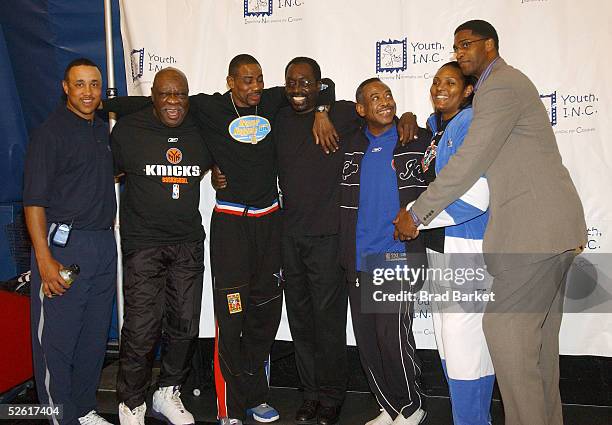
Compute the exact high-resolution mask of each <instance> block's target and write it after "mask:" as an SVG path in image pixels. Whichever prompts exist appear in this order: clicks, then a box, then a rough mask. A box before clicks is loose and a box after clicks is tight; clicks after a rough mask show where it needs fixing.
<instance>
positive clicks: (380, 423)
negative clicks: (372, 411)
mask: <svg viewBox="0 0 612 425" xmlns="http://www.w3.org/2000/svg"><path fill="white" fill-rule="evenodd" d="M400 416H401V415H400ZM392 423H393V418H392V417H391V416H389V414H388V413H387V411H386V410H385V409H380V415H378V416H377V417H375V418H374V419H372V420H371V421H370V422H366V424H365V425H391V424H392Z"/></svg>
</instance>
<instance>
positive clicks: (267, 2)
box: [244, 0, 272, 18]
mask: <svg viewBox="0 0 612 425" xmlns="http://www.w3.org/2000/svg"><path fill="white" fill-rule="evenodd" d="M270 15H272V0H244V17H245V18H246V17H248V16H270Z"/></svg>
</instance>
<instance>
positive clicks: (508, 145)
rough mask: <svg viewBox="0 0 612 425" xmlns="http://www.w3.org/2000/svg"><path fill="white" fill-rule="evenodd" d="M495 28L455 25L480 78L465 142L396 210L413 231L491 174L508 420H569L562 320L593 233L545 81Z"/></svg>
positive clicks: (492, 267)
mask: <svg viewBox="0 0 612 425" xmlns="http://www.w3.org/2000/svg"><path fill="white" fill-rule="evenodd" d="M498 46H499V45H498V37H497V33H496V31H495V28H493V26H492V25H491V24H489V23H488V22H485V21H480V20H475V21H469V22H466V23H464V24H462V25H460V26H459V27H458V28H457V29H456V30H455V40H454V46H453V49H454V51H455V53H456V56H457V61H458V62H459V65H460V66H461V70H462V71H463V73H464V74H466V75H474V76H476V77H478V78H479V80H478V83H477V85H476V87H475V91H476V95H475V97H474V102H473V108H474V119H473V121H472V125H471V127H470V129H469V132H468V134H467V136H466V139H465V141H464V143H463V145H462V146H461V147H460V148H459V150H458V151H457V153H456V155H454V156H453V157H452V158H451V159H450V161H449V162H448V164H447V165H446V166H445V167H444V169H442V171H441V172H440V174H439V175H438V176H437V178H436V180H435V182H434V183H432V184H430V185H429V188H428V189H427V190H426V191H425V192H424V193H423V194H421V196H420V197H419V198H418V199H417V201H416V202H415V203H414V204H413V205H412V208H411V209H410V210H408V211H406V210H401V211H400V212H399V213H398V216H397V218H396V220H395V223H396V230H395V233H396V236H397V237H399V238H400V239H402V240H403V239H412V238H414V237H416V236H417V235H418V226H419V225H420V224H421V223H422V224H427V223H429V222H430V221H431V220H432V219H433V218H434V217H435V216H436V215H438V214H439V213H440V212H441V211H442V210H443V209H444V208H445V207H446V206H447V205H449V204H450V203H451V202H452V201H454V200H455V199H458V198H459V197H460V196H461V195H463V194H464V193H465V192H466V191H467V189H468V188H470V187H471V186H472V185H473V184H474V183H475V182H476V180H477V179H478V178H479V177H480V176H482V175H486V177H487V181H488V183H489V190H490V196H491V198H490V220H489V224H488V227H487V230H486V233H485V237H484V242H483V249H484V252H485V260H486V263H487V267H488V271H489V272H490V273H491V275H493V277H494V283H493V288H492V292H493V293H495V302H490V303H489V305H488V307H487V313H486V314H485V317H484V321H483V327H484V331H485V336H486V339H487V343H488V345H489V350H490V351H491V357H492V359H493V365H494V367H495V373H496V375H497V380H498V384H499V388H500V390H501V394H502V398H503V402H504V411H505V416H506V424H511V425H559V424H562V423H563V417H562V412H561V398H560V395H559V328H560V326H561V316H562V311H563V293H564V288H565V276H566V273H567V270H568V269H569V267H570V265H571V263H572V260H573V259H574V257H575V256H576V254H577V253H579V252H580V251H581V250H582V247H583V246H584V244H585V243H586V224H585V220H584V212H583V209H582V204H581V202H580V199H579V197H578V194H577V192H576V188H575V187H574V184H573V183H572V180H571V178H570V175H569V173H568V171H567V169H566V168H565V167H564V166H563V164H562V162H561V155H560V153H559V149H558V147H557V144H556V141H555V136H554V133H553V131H552V127H551V125H550V122H549V119H548V115H547V113H546V110H545V109H544V106H543V104H542V102H541V101H540V97H539V94H538V91H537V89H536V88H535V86H534V85H533V83H532V82H531V81H530V80H529V79H528V78H527V77H526V76H525V75H524V74H523V73H521V72H520V71H518V70H517V69H515V68H513V67H511V66H509V65H507V64H506V62H505V61H504V60H503V59H502V58H501V57H500V56H499V53H498V48H499V47H498Z"/></svg>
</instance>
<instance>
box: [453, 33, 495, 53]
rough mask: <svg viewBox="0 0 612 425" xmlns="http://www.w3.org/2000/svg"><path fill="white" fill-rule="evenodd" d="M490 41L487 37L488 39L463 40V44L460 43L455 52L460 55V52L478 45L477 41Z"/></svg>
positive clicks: (454, 49) (454, 47)
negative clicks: (475, 44) (473, 44)
mask: <svg viewBox="0 0 612 425" xmlns="http://www.w3.org/2000/svg"><path fill="white" fill-rule="evenodd" d="M488 39H489V38H488V37H487V38H479V39H477V40H463V41H462V42H460V43H459V45H458V46H453V52H454V53H459V51H463V50H467V49H469V48H470V45H471V44H472V43H476V42H477V41H483V40H488Z"/></svg>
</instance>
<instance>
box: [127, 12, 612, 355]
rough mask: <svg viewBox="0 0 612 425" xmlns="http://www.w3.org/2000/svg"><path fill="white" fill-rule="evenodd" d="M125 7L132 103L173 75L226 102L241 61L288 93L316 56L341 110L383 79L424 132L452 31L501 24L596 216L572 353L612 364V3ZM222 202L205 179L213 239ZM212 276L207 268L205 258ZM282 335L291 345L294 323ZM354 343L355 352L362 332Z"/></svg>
mask: <svg viewBox="0 0 612 425" xmlns="http://www.w3.org/2000/svg"><path fill="white" fill-rule="evenodd" d="M120 5H121V31H122V37H123V44H124V56H125V61H126V74H127V75H126V79H127V82H128V93H129V94H132V95H134V94H145V95H148V94H149V93H150V87H151V82H152V80H153V76H154V74H155V72H157V71H158V70H159V69H161V68H164V67H167V66H174V67H177V68H179V69H181V70H182V71H184V72H185V74H186V75H187V77H188V79H189V86H190V91H191V93H198V92H207V93H212V92H215V91H221V92H223V91H225V90H226V85H225V77H226V75H227V65H228V63H229V61H230V59H231V58H232V57H234V56H235V55H236V54H239V53H250V54H252V55H254V56H255V57H256V58H257V59H258V60H259V61H260V63H261V65H262V68H263V70H264V77H265V81H266V86H267V87H271V86H274V85H281V84H283V82H284V76H283V71H284V67H285V65H286V64H287V62H288V61H289V60H291V59H292V58H293V57H295V56H310V57H312V58H315V59H316V60H317V61H318V62H319V64H320V65H321V68H322V72H323V75H324V76H326V77H330V78H332V79H333V80H334V81H335V83H336V96H337V98H338V99H350V100H352V99H353V97H354V91H355V88H356V87H357V85H358V84H359V83H360V82H361V81H362V80H364V79H366V78H369V77H372V76H375V75H378V76H379V77H380V78H381V79H383V80H384V81H385V82H386V83H387V84H388V85H389V86H390V87H391V89H392V90H393V93H394V96H395V98H396V100H397V104H398V110H399V111H405V110H410V111H414V112H415V113H416V114H417V116H418V117H419V123H420V124H421V125H424V123H425V120H426V118H427V116H428V115H429V114H430V113H431V110H432V107H431V103H430V101H429V86H430V84H431V78H432V77H433V75H434V74H435V72H436V70H437V69H438V68H439V67H440V65H442V64H443V63H445V62H447V61H449V60H452V56H451V52H452V48H451V46H452V42H453V31H454V29H455V28H456V27H457V25H459V24H461V23H462V22H464V21H466V20H469V19H485V20H487V21H489V22H491V23H492V24H493V25H494V26H495V27H496V29H497V31H498V34H499V36H500V53H501V55H502V57H504V59H505V60H506V61H507V62H508V63H509V64H511V65H513V66H515V67H517V68H519V69H520V70H522V71H523V72H524V73H525V74H527V75H528V76H529V77H530V78H531V79H532V81H533V82H534V83H535V85H536V86H537V87H538V89H539V91H540V93H541V95H542V96H543V97H542V101H543V102H544V103H545V105H546V107H547V109H548V111H549V114H550V117H551V123H552V124H553V129H554V130H555V133H556V135H557V141H558V143H559V147H560V150H561V153H562V155H563V160H564V163H565V165H566V166H567V167H568V168H569V170H570V172H571V174H572V177H573V179H574V182H575V184H576V186H577V188H578V191H579V193H580V196H581V198H582V202H583V204H584V207H585V212H586V216H587V225H588V228H589V246H588V250H587V253H588V255H591V257H589V258H590V260H589V261H590V263H596V264H597V266H598V267H597V274H598V281H599V285H600V286H603V288H601V287H600V288H598V290H597V291H595V292H594V294H592V296H591V298H593V297H597V299H594V298H593V299H587V300H586V301H584V299H583V300H582V301H581V302H578V303H574V304H572V306H573V307H574V308H575V309H570V311H582V312H581V313H576V314H566V315H565V317H564V322H563V327H562V331H561V351H562V353H563V354H575V355H580V354H592V355H607V356H612V314H605V313H602V312H604V311H608V312H610V311H612V308H611V307H612V297H610V294H612V285H611V284H610V282H611V281H610V278H609V276H612V273H610V267H607V266H610V265H612V262H610V261H606V259H605V258H604V257H607V256H606V255H595V254H597V253H612V238H611V235H612V200H611V199H610V196H609V195H605V194H606V193H608V194H609V193H610V190H609V188H608V186H609V185H610V182H612V147H611V146H610V144H609V143H606V142H607V141H609V140H610V139H611V136H612V134H611V131H610V129H609V127H608V124H609V117H610V110H609V100H610V98H611V95H612V84H611V81H612V80H610V78H608V72H609V70H610V69H612V57H611V56H610V55H609V54H608V50H609V47H610V42H612V30H611V27H610V25H609V18H610V16H612V13H611V12H612V5H610V3H608V2H607V1H603V0H583V1H581V2H577V1H573V0H489V1H487V2H481V1H477V0H437V1H435V2H426V1H418V0H385V1H381V0H378V1H373V0H222V1H219V0H122V1H120ZM213 199H214V194H213V192H212V189H211V188H210V185H209V179H208V177H207V178H206V179H205V180H204V182H203V184H202V200H201V204H200V209H201V211H202V216H203V222H204V225H205V227H206V230H207V233H208V227H209V222H210V213H211V210H212V206H213ZM526 219H528V217H526ZM559 231H563V229H559ZM608 255H609V254H608ZM589 266H590V264H589ZM206 268H207V270H210V267H209V263H208V258H207V259H206ZM588 270H592V268H589V269H588ZM587 274H589V273H587ZM592 274H593V273H590V275H591V276H592ZM578 275H580V273H574V276H578ZM582 275H584V273H582ZM583 277H584V276H583ZM583 286H584V285H583ZM602 291H603V292H602ZM576 309H577V310H576ZM585 310H586V312H584V311H585ZM417 315H418V316H419V319H418V320H416V321H415V328H414V330H415V337H416V339H417V344H418V345H419V347H421V348H435V341H434V339H433V335H432V330H431V329H432V328H433V327H432V325H431V322H430V317H429V316H430V314H429V312H428V309H427V306H417ZM349 327H350V326H349ZM200 329H201V332H200V333H201V336H214V330H213V312H212V296H211V283H210V275H209V274H208V272H207V276H206V277H205V292H204V299H203V310H202V318H201V327H200ZM277 338H278V339H290V334H289V331H288V326H287V322H286V315H284V316H283V323H282V325H281V328H280V329H279V333H278V336H277ZM349 339H350V340H352V342H353V343H354V339H352V331H351V332H350V338H349Z"/></svg>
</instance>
